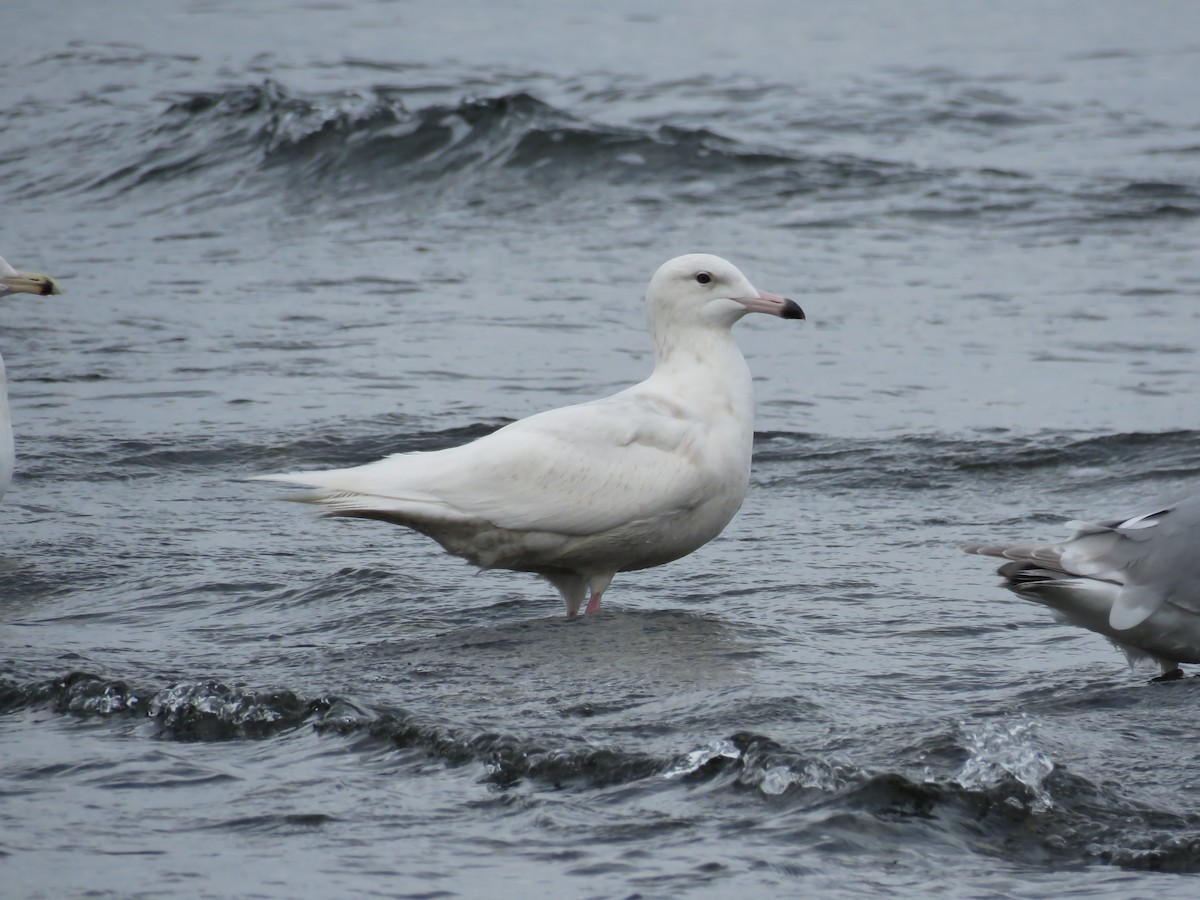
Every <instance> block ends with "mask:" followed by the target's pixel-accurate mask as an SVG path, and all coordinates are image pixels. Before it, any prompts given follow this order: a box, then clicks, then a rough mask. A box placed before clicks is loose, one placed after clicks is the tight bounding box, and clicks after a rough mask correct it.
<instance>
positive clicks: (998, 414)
mask: <svg viewBox="0 0 1200 900" xmlns="http://www.w3.org/2000/svg"><path fill="white" fill-rule="evenodd" d="M734 6H735V5H734V4H728V5H726V4H713V3H690V4H686V3H682V2H673V3H671V2H665V3H660V4H654V5H653V6H652V7H648V6H647V5H645V4H640V3H634V2H630V0H614V2H610V3H606V4H593V5H584V4H561V3H552V2H549V0H528V2H512V3H507V4H498V3H491V2H475V3H470V2H462V3H458V2H444V3H438V4H433V3H399V2H371V0H345V2H331V3H317V4H312V3H301V2H296V0H275V2H253V0H251V2H243V0H239V2H236V3H235V2H220V0H212V2H184V0H165V2H164V0H135V2H125V3H121V4H108V3H91V2H88V3H85V2H78V0H77V2H53V0H36V2H34V0H15V2H14V0H9V2H7V3H6V4H5V5H4V8H3V10H0V28H2V29H3V31H2V35H3V40H2V41H0V46H2V47H3V50H4V55H5V62H4V65H3V66H0V254H3V255H4V256H5V257H7V258H8V259H9V260H10V261H11V262H13V263H14V264H16V265H18V266H20V267H24V268H30V269H35V270H40V271H46V272H50V273H52V274H54V275H55V276H57V277H58V278H59V279H60V280H61V282H62V283H63V285H64V287H65V288H66V290H67V294H66V295H65V296H63V297H57V298H53V299H48V300H45V301H42V300H36V299H34V298H27V299H21V298H9V300H7V301H6V302H5V303H4V305H3V307H2V308H0V323H2V331H0V349H2V350H3V352H4V355H5V359H6V361H7V363H8V369H9V377H10V382H11V383H10V395H11V399H12V405H13V409H14V417H15V420H16V432H17V440H18V454H19V460H18V472H17V479H16V481H15V483H14V485H13V487H12V489H11V491H10V492H9V494H8V495H7V496H6V497H5V499H4V501H3V504H2V505H0V523H2V527H3V544H2V546H0V622H2V624H0V652H2V657H3V658H2V660H0V885H2V887H0V894H3V895H4V896H5V897H47V898H60V897H79V896H90V897H97V896H100V897H105V896H113V897H132V896H137V897H177V896H188V897H216V896H223V897H224V896H239V897H280V898H283V897H299V896H304V897H335V896H385V897H405V896H414V897H415V896H420V897H435V896H446V897H484V896H487V897H524V896H572V897H575V896H578V897H619V896H626V897H628V896H640V897H679V896H688V897H729V896H739V895H741V896H771V895H797V894H803V895H806V896H821V897H859V896H863V895H871V894H881V895H882V894H887V895H905V896H926V895H929V894H939V895H943V896H951V897H956V898H957V897H993V896H1012V895H1020V896H1024V897H1051V896H1053V897H1061V896H1069V895H1075V896H1088V897H1097V896H1108V897H1134V896H1152V895H1153V896H1164V895H1165V896H1171V895H1177V896H1187V895H1189V894H1191V893H1193V892H1195V891H1196V890H1197V884H1196V882H1195V881H1193V880H1192V879H1193V878H1194V877H1195V875H1196V873H1197V872H1200V798H1198V797H1197V791H1196V785H1197V783H1200V754H1198V753H1197V751H1196V746H1197V743H1196V738H1197V732H1196V725H1195V707H1196V704H1197V702H1200V681H1198V680H1196V679H1191V678H1189V679H1186V680H1184V681H1180V682H1176V683H1170V684H1151V683H1149V682H1148V678H1149V676H1150V675H1153V674H1154V672H1153V671H1148V670H1138V671H1131V670H1129V669H1128V668H1127V667H1126V665H1125V661H1124V659H1123V658H1122V657H1121V655H1120V654H1119V653H1118V652H1117V651H1116V650H1114V649H1113V648H1112V647H1110V646H1109V645H1108V644H1106V643H1105V641H1104V640H1103V639H1101V638H1100V637H1098V636H1096V635H1093V634H1090V633H1087V632H1083V631H1079V630H1076V629H1072V628H1070V627H1068V626H1065V625H1060V624H1057V623H1056V622H1055V621H1054V620H1053V619H1052V618H1051V617H1050V616H1049V615H1048V614H1047V613H1046V612H1045V611H1043V610H1041V609H1039V608H1037V607H1035V606H1033V605H1031V604H1027V603H1025V602H1024V601H1022V600H1020V599H1019V598H1017V597H1016V596H1014V595H1012V594H1009V593H1008V592H1005V591H1003V590H1001V589H1000V588H999V587H998V586H997V579H996V578H995V577H994V576H993V574H992V573H991V570H990V568H989V566H988V563H987V562H986V561H984V560H980V559H978V558H969V557H966V556H965V555H962V554H961V553H960V552H959V551H958V549H957V545H958V544H959V543H962V542H965V541H969V540H980V539H991V538H1035V537H1036V538H1047V539H1049V538H1054V537H1057V536H1060V535H1061V534H1063V531H1062V529H1061V525H1060V523H1061V521H1063V520H1065V519H1066V518H1069V517H1072V516H1075V515H1085V514H1091V515H1103V514H1106V513H1108V512H1114V511H1119V510H1120V509H1121V508H1122V507H1123V506H1124V505H1125V504H1127V503H1131V502H1135V501H1137V500H1138V499H1139V498H1141V497H1143V496H1144V495H1146V494H1160V493H1163V492H1165V491H1168V490H1171V489H1174V488H1177V487H1181V486H1183V485H1185V484H1188V483H1189V482H1194V480H1195V479H1196V478H1197V476H1198V475H1200V442H1198V440H1197V439H1198V437H1200V425H1198V423H1197V409H1198V401H1200V381H1198V379H1197V372H1196V369H1197V365H1196V364H1197V336H1198V335H1200V311H1198V307H1197V302H1196V300H1197V295H1198V294H1200V265H1198V263H1197V254H1196V250H1195V247H1196V242H1197V238H1198V236H1200V228H1198V224H1200V174H1198V168H1197V166H1198V164H1200V106H1198V105H1197V100H1196V85H1197V84H1200V9H1197V8H1196V7H1195V5H1194V4H1192V3H1190V2H1186V0H1180V2H1148V3H1143V4H1130V3H1116V2H1097V0H1063V2H1057V3H1053V4H1049V3H1041V2H1037V3H1035V2H1006V3H996V2H991V0H989V2H959V0H928V2H923V3H905V4H898V3H888V2H883V0H873V2H872V0H864V2H855V3H843V4H800V3H795V2H771V0H761V2H749V3H740V4H736V9H735V8H734ZM118 7H119V12H118V11H117V9H118ZM688 251H710V252H716V253H720V254H721V255H723V256H726V257H727V258H729V259H731V260H732V261H734V262H735V263H736V264H737V265H738V266H739V267H740V268H741V269H742V270H743V271H744V272H745V273H746V274H747V275H748V276H749V277H750V278H751V279H752V280H753V281H754V283H755V284H756V285H758V286H759V287H760V288H763V289H766V290H771V291H775V292H777V293H781V294H785V295H787V296H790V297H792V298H793V299H795V300H796V301H797V302H799V303H800V304H801V305H802V306H803V307H804V309H805V311H806V313H807V314H808V316H809V321H808V322H807V323H805V324H803V325H800V326H797V325H796V324H795V323H786V322H779V321H775V320H767V319H766V317H753V320H748V321H746V322H745V323H743V324H742V325H740V326H739V329H738V331H739V340H740V343H741V344H742V346H743V348H744V349H745V352H746V355H747V358H748V360H749V363H750V366H751V368H752V370H753V371H754V373H755V375H756V392H757V400H758V411H757V419H756V429H757V439H756V447H755V467H754V474H753V478H752V485H751V490H750V493H749V496H748V497H747V498H746V503H745V506H744V508H743V511H742V512H741V514H740V515H739V516H738V518H736V519H735V520H734V522H733V523H732V524H731V525H730V526H729V528H728V529H727V530H726V531H725V533H724V534H723V535H722V536H721V537H720V538H719V539H717V540H716V541H714V542H712V543H711V544H709V545H708V546H706V547H704V548H703V549H701V550H700V551H698V552H696V553H695V554H693V555H692V556H690V557H688V558H686V559H684V560H681V561H678V562H675V563H673V564H671V565H668V566H664V567H662V568H658V569H652V570H648V571H645V572H638V573H626V574H623V575H621V576H619V577H618V578H617V580H616V581H615V583H614V585H613V586H612V588H611V589H610V590H609V592H608V593H607V595H606V598H605V608H604V610H603V611H602V613H601V614H599V615H596V616H592V617H587V618H584V619H580V620H574V621H567V620H565V619H564V618H562V615H561V613H562V607H561V602H560V601H559V599H558V597H557V594H556V593H555V592H554V591H553V590H552V589H551V588H549V586H547V585H546V584H544V583H542V582H540V581H538V580H537V579H535V578H533V577H531V576H525V575H519V574H515V573H506V572H496V573H485V574H480V575H475V574H473V572H472V570H471V569H470V567H468V566H466V565H464V564H462V563H461V562H459V561H456V560H454V559H450V558H448V557H446V556H445V555H444V554H442V553H441V552H440V551H439V550H438V549H437V547H436V546H435V545H434V544H432V543H431V542H429V541H427V540H426V539H424V538H422V537H420V536H418V535H415V534H412V533H409V532H405V531H402V530H400V529H395V528H390V527H387V526H384V525H382V524H380V523H372V522H363V521H328V520H318V519H314V518H312V517H311V516H310V515H309V514H308V513H307V512H306V510H304V509H301V508H296V507H293V506H291V505H286V504H280V503H277V502H275V501H274V500H273V499H272V496H273V494H274V492H273V491H272V490H271V489H270V487H269V486H263V485H261V484H254V483H247V482H246V481H244V480H243V479H245V478H246V477H248V476H251V475H254V474H259V473H265V472H273V471H281V470H291V469H296V468H302V467H322V466H333V465H349V464H355V463H363V462H368V461H370V460H372V459H375V458H377V457H379V456H381V455H383V454H385V453H390V452H397V451H405V450H414V449H432V448H439V447H445V446H451V445H453V444H456V443H460V442H462V441H464V440H468V439H470V438H472V437H476V436H479V435H482V434H485V433H487V432H488V431H490V430H491V429H493V428H495V427H497V426H499V425H501V424H503V423H504V422H507V421H510V420H512V419H515V418H519V417H522V416H525V415H528V414H531V413H533V412H537V411H539V410H542V409H547V408H551V407H554V406H560V405H564V404H566V403H570V402H576V401H579V400H584V399H589V398H592V397H598V396H602V395H604V394H606V393H609V392H611V391H613V390H616V389H618V388H620V387H622V386H625V385H627V384H630V383H632V382H634V381H637V380H640V379H641V378H642V377H644V376H645V374H646V373H647V372H648V371H649V367H650V364H651V347H650V342H649V339H648V337H647V336H646V333H645V329H644V325H643V321H642V310H641V298H642V295H643V292H644V289H645V284H646V282H647V281H648V279H649V277H650V275H651V274H652V273H653V271H654V269H655V268H656V267H657V266H658V265H659V264H660V263H661V262H662V261H664V260H665V259H667V258H669V257H671V256H674V255H676V254H679V253H683V252H688Z"/></svg>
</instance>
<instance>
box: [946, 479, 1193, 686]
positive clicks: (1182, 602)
mask: <svg viewBox="0 0 1200 900" xmlns="http://www.w3.org/2000/svg"><path fill="white" fill-rule="evenodd" d="M1067 525H1068V527H1069V528H1073V529H1074V532H1075V533H1074V534H1073V535H1072V536H1071V537H1070V538H1068V539H1067V540H1065V541H1063V542H1061V543H1058V544H1044V545H1036V544H968V545H966V546H965V547H963V549H964V550H965V551H966V552H968V553H978V554H981V555H983V556H995V557H999V558H1001V559H1007V560H1010V562H1007V563H1005V564H1004V565H1002V566H1001V567H1000V568H999V570H998V573H997V574H999V575H1002V576H1003V577H1004V578H1005V579H1006V586H1007V587H1010V588H1012V589H1013V590H1014V591H1016V592H1017V593H1018V594H1020V595H1021V596H1022V597H1026V598H1028V599H1030V600H1034V601H1036V602H1038V603H1042V604H1044V605H1046V606H1048V607H1050V608H1051V609H1053V610H1054V611H1055V612H1056V613H1058V614H1059V615H1060V616H1061V617H1062V618H1063V619H1064V620H1066V621H1067V622H1070V623H1071V624H1073V625H1080V626H1082V627H1084V628H1087V629H1090V630H1091V631H1095V632H1096V633H1098V634H1102V635H1104V636H1105V637H1106V638H1108V639H1109V640H1110V641H1112V642H1113V643H1114V644H1116V645H1117V647H1119V648H1120V649H1121V650H1123V651H1124V652H1125V655H1126V658H1127V659H1128V660H1129V662H1130V664H1131V665H1132V664H1133V663H1134V662H1135V661H1137V660H1138V659H1145V658H1149V659H1152V660H1153V661H1154V662H1156V663H1158V665H1159V667H1160V669H1161V670H1162V674H1161V675H1160V676H1159V679H1161V680H1171V679H1174V678H1180V677H1182V675H1183V672H1182V671H1181V670H1180V669H1179V664H1180V663H1181V662H1185V663H1200V493H1187V494H1183V495H1177V496H1173V497H1167V498H1163V499H1160V500H1155V501H1153V502H1151V503H1147V504H1144V505H1143V506H1140V507H1139V508H1137V509H1135V510H1133V511H1131V512H1129V513H1128V514H1126V515H1123V516H1119V517H1117V518H1113V519H1106V520H1103V521H1100V522H1082V521H1074V522H1068V523H1067ZM1156 680H1158V679H1156Z"/></svg>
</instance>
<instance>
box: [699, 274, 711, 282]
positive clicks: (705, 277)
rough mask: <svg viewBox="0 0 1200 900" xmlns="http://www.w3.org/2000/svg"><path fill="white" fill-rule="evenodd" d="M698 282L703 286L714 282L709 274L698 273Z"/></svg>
mask: <svg viewBox="0 0 1200 900" xmlns="http://www.w3.org/2000/svg"><path fill="white" fill-rule="evenodd" d="M696 280H697V281H698V282H700V283H701V284H708V283H709V282H710V281H712V276H711V275H709V274H708V273H707V272H697V273H696Z"/></svg>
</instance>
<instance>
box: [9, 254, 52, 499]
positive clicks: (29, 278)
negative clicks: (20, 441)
mask: <svg viewBox="0 0 1200 900" xmlns="http://www.w3.org/2000/svg"><path fill="white" fill-rule="evenodd" d="M61 293H62V288H60V287H59V286H58V282H57V281H55V280H54V279H53V278H51V277H50V276H49V275H42V274H41V273H39V272H18V271H17V270H16V269H14V268H13V267H12V266H10V265H9V264H8V263H6V262H5V261H4V260H3V259H0V297H6V296H8V295H9V294H37V295H38V296H39V297H48V296H49V295H51V294H61ZM15 461H16V451H15V449H14V447H13V431H12V416H11V414H10V413H9V411H8V387H7V384H6V382H5V376H4V359H3V358H2V357H0V497H3V496H4V492H5V491H7V490H8V486H9V484H10V483H11V482H12V474H13V464H14V462H15Z"/></svg>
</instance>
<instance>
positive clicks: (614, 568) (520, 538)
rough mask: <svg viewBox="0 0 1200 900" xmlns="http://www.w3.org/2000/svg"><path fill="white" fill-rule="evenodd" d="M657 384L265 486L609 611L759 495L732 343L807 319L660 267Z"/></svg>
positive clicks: (747, 402)
mask: <svg viewBox="0 0 1200 900" xmlns="http://www.w3.org/2000/svg"><path fill="white" fill-rule="evenodd" d="M646 307H647V312H648V315H649V320H650V331H651V334H652V335H653V337H654V347H655V366H654V372H653V373H652V374H651V375H650V377H649V378H647V379H646V380H645V381H643V382H641V383H640V384H637V385H634V386H633V387H630V388H627V389H625V390H623V391H621V392H620V393H617V394H613V395H612V396H611V397H605V398H604V399H601V400H593V401H591V402H589V403H581V404H578V405H575V406H567V407H563V408H561V409H554V410H550V411H548V412H543V413H539V414H537V415H534V416H530V417H529V418H527V419H522V420H520V421H518V422H513V423H512V424H510V425H506V426H505V427H503V428H501V429H499V430H498V431H495V432H493V433H492V434H489V435H487V436H486V437H482V438H480V439H478V440H476V441H473V442H472V443H469V444H464V445H462V446H459V447H451V448H449V449H446V450H437V451H433V452H428V453H401V454H396V455H393V456H389V457H386V458H385V459H382V460H379V461H378V462H374V463H370V464H368V465H365V466H357V467H354V468H349V469H332V470H326V471H317V472H291V473H288V474H283V475H266V476H260V477H261V479H262V480H265V481H282V482H286V483H290V484H296V485H302V486H305V487H308V488H311V490H309V491H306V492H303V493H298V494H294V495H289V496H287V497H286V498H285V499H291V500H298V501H302V502H307V503H315V504H318V505H319V506H321V507H322V508H323V511H324V513H325V515H329V516H351V517H359V518H366V519H380V520H382V521H385V522H392V523H395V524H397V525H403V526H405V527H408V528H411V529H413V530H415V531H418V532H421V533H422V534H425V535H428V536H429V537H431V538H433V539H434V540H435V541H437V542H438V543H439V544H441V546H442V547H443V548H444V549H445V550H446V551H447V552H448V553H451V554H453V555H455V556H460V557H462V558H464V559H466V560H468V561H470V562H471V563H473V564H475V565H476V566H479V567H480V568H484V569H512V570H516V571H521V572H533V573H535V574H537V575H540V576H542V577H543V578H545V579H546V580H547V581H549V582H550V583H551V584H553V585H554V586H555V587H556V588H558V591H559V593H560V594H561V595H562V598H563V602H564V603H565V604H566V608H567V615H568V616H574V615H575V614H576V613H577V612H578V611H579V607H580V606H581V605H582V604H583V602H584V600H587V607H586V610H585V612H588V613H591V612H595V611H596V610H597V609H599V608H600V597H601V595H602V594H603V593H604V591H605V589H606V588H607V587H608V585H609V582H611V581H612V579H613V576H614V575H616V573H617V572H623V571H629V570H633V569H645V568H649V567H651V566H658V565H662V564H663V563H667V562H670V561H672V560H674V559H678V558H680V557H681V556H686V555H687V554H689V553H691V552H692V551H693V550H695V549H697V548H698V547H700V546H702V545H703V544H705V543H707V542H708V541H710V540H712V539H713V538H714V537H716V536H717V535H718V534H720V533H721V531H722V529H724V527H725V526H726V525H727V524H728V523H729V520H730V519H732V518H733V516H734V514H735V513H736V512H737V511H738V509H739V508H740V507H741V505H742V500H743V499H744V498H745V496H746V488H747V487H748V485H749V482H750V455H751V449H752V444H753V440H754V423H753V419H754V401H753V392H752V386H751V378H750V370H749V368H748V367H747V366H746V361H745V360H744V359H743V358H742V354H741V351H740V350H739V349H738V346H737V344H736V343H735V342H734V339H733V334H732V333H731V331H730V329H731V327H732V326H733V324H734V323H735V322H737V321H738V320H739V319H740V318H742V316H744V315H746V314H747V313H751V312H761V313H768V314H770V315H774V316H779V317H780V318H784V319H803V318H804V313H803V312H802V311H801V309H800V307H799V306H797V305H796V304H795V303H794V302H792V301H791V300H787V299H784V298H782V297H779V296H776V295H775V294H769V293H767V292H765V291H759V290H757V289H756V288H755V287H754V285H752V284H751V283H750V282H749V280H747V278H746V276H745V275H743V274H742V273H741V272H740V271H738V269H737V268H736V267H735V266H734V265H733V264H732V263H729V262H728V261H726V260H724V259H721V258H720V257H719V256H711V255H707V254H690V255H687V256H680V257H677V258H675V259H672V260H670V261H669V262H666V263H664V264H663V265H662V266H661V267H660V268H659V270H658V271H657V272H656V273H655V274H654V277H653V278H652V279H651V280H650V286H649V288H648V289H647V290H646Z"/></svg>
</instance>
